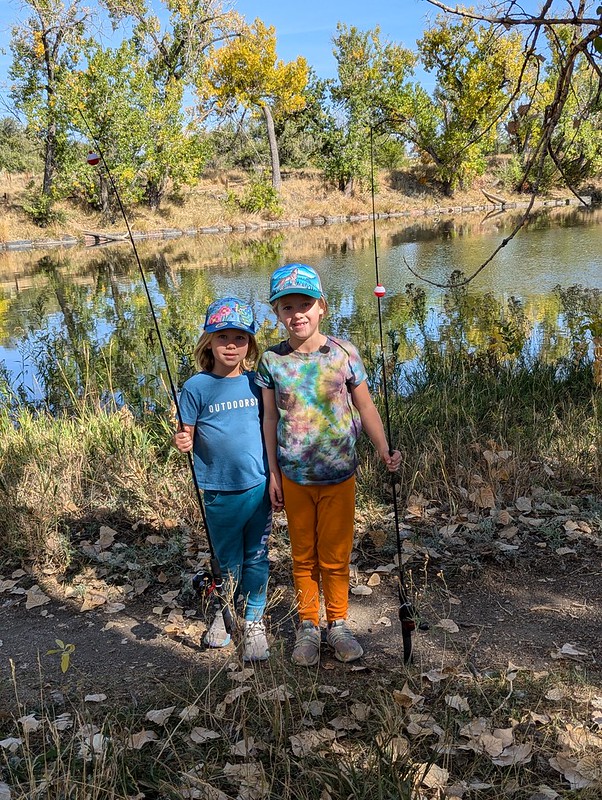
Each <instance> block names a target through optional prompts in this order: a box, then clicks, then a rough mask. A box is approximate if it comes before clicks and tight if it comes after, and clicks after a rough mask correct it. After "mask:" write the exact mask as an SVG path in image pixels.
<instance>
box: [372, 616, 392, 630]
mask: <svg viewBox="0 0 602 800" xmlns="http://www.w3.org/2000/svg"><path fill="white" fill-rule="evenodd" d="M374 624H375V625H383V626H384V627H385V628H390V627H391V625H392V624H393V623H392V622H391V620H390V619H389V617H381V618H380V619H377V620H376V622H375V623H374Z"/></svg>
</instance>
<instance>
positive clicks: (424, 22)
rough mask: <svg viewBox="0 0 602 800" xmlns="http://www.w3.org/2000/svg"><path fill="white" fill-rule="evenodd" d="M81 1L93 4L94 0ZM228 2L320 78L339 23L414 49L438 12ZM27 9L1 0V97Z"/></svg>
mask: <svg viewBox="0 0 602 800" xmlns="http://www.w3.org/2000/svg"><path fill="white" fill-rule="evenodd" d="M85 4H87V5H94V3H93V0H88V2H87V3H85ZM153 5H154V6H155V7H159V4H158V3H157V2H154V3H153ZM232 5H233V7H234V8H236V9H237V10H238V11H239V12H240V13H241V14H242V15H243V16H244V17H246V19H247V20H248V21H249V22H252V21H253V20H254V19H255V18H256V17H259V18H260V19H262V20H263V22H265V23H266V24H267V25H274V27H275V28H276V36H277V41H278V56H279V57H280V58H282V59H283V60H284V61H290V60H292V59H294V58H296V57H297V56H299V55H302V56H304V57H305V58H306V59H307V61H308V62H309V64H310V65H311V66H312V67H313V68H314V69H315V70H316V72H317V73H318V75H319V76H320V77H323V78H328V77H333V76H334V74H335V69H336V67H335V61H334V57H333V55H332V37H333V35H334V33H335V30H336V25H337V22H344V23H346V24H347V25H355V26H356V27H357V28H359V29H360V30H368V29H369V28H374V27H375V26H376V25H380V28H381V33H382V36H383V37H384V38H387V39H390V40H392V41H396V42H399V43H401V44H402V45H404V46H405V47H407V48H409V49H411V50H413V49H415V44H416V39H418V38H420V36H421V34H422V31H423V30H424V29H425V28H427V27H428V19H429V17H430V18H433V17H434V16H435V11H436V10H435V8H434V7H433V6H431V5H430V4H429V3H427V2H426V0H345V2H340V1H339V0H233V1H232ZM26 11H27V9H25V8H24V4H23V3H21V2H20V0H0V49H4V50H5V51H6V52H5V54H2V53H0V102H1V101H2V100H6V98H7V80H8V75H7V73H8V68H9V66H10V53H9V51H8V43H9V40H10V29H11V26H12V25H13V24H14V23H15V22H16V21H17V20H19V19H23V18H24V17H26V16H27V13H26ZM107 43H108V42H107ZM417 77H419V76H417ZM2 113H3V111H2V108H0V116H2Z"/></svg>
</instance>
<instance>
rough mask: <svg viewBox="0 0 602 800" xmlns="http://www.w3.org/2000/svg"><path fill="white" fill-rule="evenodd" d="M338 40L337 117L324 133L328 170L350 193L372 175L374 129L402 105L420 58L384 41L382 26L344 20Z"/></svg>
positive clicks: (334, 91) (334, 97) (334, 98)
mask: <svg viewBox="0 0 602 800" xmlns="http://www.w3.org/2000/svg"><path fill="white" fill-rule="evenodd" d="M333 42H334V51H333V52H334V56H335V58H336V60H337V81H336V82H335V83H334V84H333V85H332V87H331V97H332V101H333V103H334V104H335V108H336V111H337V116H335V117H332V118H331V121H330V124H329V126H328V128H327V130H326V134H325V139H326V143H325V151H326V152H325V155H326V157H325V163H324V169H325V173H326V175H327V177H330V178H331V179H333V180H335V181H336V182H337V184H338V186H339V188H340V189H341V191H344V192H345V193H346V194H350V193H351V192H352V191H353V188H354V184H355V182H356V181H357V180H358V179H360V180H361V179H362V178H363V179H365V178H366V177H367V175H368V167H369V160H370V128H371V127H372V126H374V125H375V124H377V123H378V121H379V120H380V119H381V118H382V116H383V115H384V116H385V117H387V116H389V112H390V109H391V108H394V107H397V105H398V104H399V102H400V98H401V97H403V95H404V92H405V91H406V89H407V80H408V77H409V76H410V75H411V73H412V69H413V66H414V64H415V61H416V57H415V55H414V54H413V53H411V52H410V51H409V50H406V49H405V48H404V47H402V46H401V45H399V44H396V43H393V42H388V41H386V40H382V39H381V35H380V29H379V28H378V27H376V28H374V29H373V30H368V31H360V30H359V29H358V28H356V27H355V26H347V25H344V24H342V23H339V24H338V25H337V35H336V36H335V37H334V40H333Z"/></svg>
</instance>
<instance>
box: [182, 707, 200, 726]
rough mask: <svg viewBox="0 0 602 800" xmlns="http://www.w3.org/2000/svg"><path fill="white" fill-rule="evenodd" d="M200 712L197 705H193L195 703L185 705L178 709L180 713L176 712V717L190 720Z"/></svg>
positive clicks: (186, 720) (184, 720)
mask: <svg viewBox="0 0 602 800" xmlns="http://www.w3.org/2000/svg"><path fill="white" fill-rule="evenodd" d="M200 713H201V710H200V708H199V707H198V706H195V705H192V706H186V707H185V708H183V709H182V710H181V711H180V713H179V714H178V717H179V718H180V719H181V720H182V721H183V722H190V721H191V720H193V719H196V718H197V717H198V715H199V714H200Z"/></svg>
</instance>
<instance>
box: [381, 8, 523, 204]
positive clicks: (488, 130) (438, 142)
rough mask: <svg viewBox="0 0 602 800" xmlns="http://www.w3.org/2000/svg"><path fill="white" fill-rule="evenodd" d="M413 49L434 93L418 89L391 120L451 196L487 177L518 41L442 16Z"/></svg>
mask: <svg viewBox="0 0 602 800" xmlns="http://www.w3.org/2000/svg"><path fill="white" fill-rule="evenodd" d="M417 44H418V53H419V56H420V60H421V62H422V64H423V66H424V68H425V70H426V71H427V72H433V73H434V74H435V77H436V79H437V84H436V88H435V90H434V92H433V94H432V96H431V95H429V94H428V92H427V91H426V90H425V89H424V88H423V87H422V86H420V85H419V84H415V85H414V86H413V87H412V88H411V90H410V91H408V92H406V93H405V95H404V97H403V98H402V100H401V102H400V103H399V104H398V105H397V108H392V109H391V114H390V116H391V120H392V122H393V124H394V126H395V128H396V129H398V130H399V132H400V133H401V135H402V136H403V138H404V139H405V140H406V141H407V142H408V143H410V144H411V145H412V146H413V148H414V150H415V151H416V152H417V153H418V154H419V155H420V156H421V157H422V158H423V160H424V161H426V163H431V164H433V165H434V167H435V171H436V176H437V177H438V179H439V180H440V182H441V186H442V188H443V191H444V193H445V194H447V195H451V194H453V192H454V190H455V189H457V188H461V189H462V188H465V187H466V186H467V185H469V184H470V182H471V181H472V180H473V179H474V178H475V176H476V175H480V174H482V173H483V172H484V170H485V167H486V156H487V155H488V154H489V153H491V152H492V150H493V148H494V145H495V142H496V139H497V128H496V124H495V120H496V119H497V118H498V117H500V116H501V115H503V114H504V113H505V112H507V111H508V108H509V103H510V97H511V93H512V87H513V86H515V85H516V82H517V80H518V78H519V74H520V60H521V59H520V56H521V52H522V46H523V45H522V39H521V36H520V34H518V33H506V32H505V31H502V32H499V31H496V30H495V29H493V28H492V27H491V26H486V25H478V24H476V23H475V22H474V21H472V20H468V19H462V18H460V19H459V20H458V21H454V20H451V19H449V18H447V17H445V16H443V15H440V16H438V17H437V19H436V21H435V24H434V25H433V27H432V28H430V29H429V30H427V31H426V32H425V34H424V36H423V37H422V38H421V39H420V40H419V41H418V42H417ZM523 79H524V76H523Z"/></svg>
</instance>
